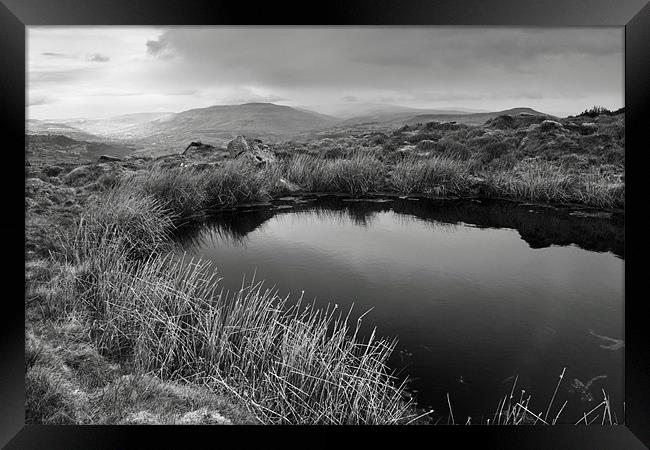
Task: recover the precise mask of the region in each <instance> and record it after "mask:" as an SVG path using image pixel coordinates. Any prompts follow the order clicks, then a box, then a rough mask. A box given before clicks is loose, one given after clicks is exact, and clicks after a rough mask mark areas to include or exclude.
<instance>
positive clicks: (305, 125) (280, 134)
mask: <svg viewBox="0 0 650 450" xmlns="http://www.w3.org/2000/svg"><path fill="white" fill-rule="evenodd" d="M355 108H356V109H355ZM354 112H364V113H365V115H355V116H353V117H347V118H344V117H341V118H335V117H332V116H328V115H325V114H319V113H316V112H313V111H310V110H307V109H302V108H293V107H289V106H284V105H276V104H273V103H245V104H241V105H215V106H210V107H207V108H196V109H190V110H187V111H182V112H179V113H139V114H127V115H123V116H117V117H113V118H110V119H88V120H85V119H69V120H65V121H60V122H52V121H39V120H30V121H28V124H27V128H28V133H30V134H59V135H63V136H67V137H70V138H72V139H75V140H79V141H85V142H93V141H95V142H96V141H109V142H111V143H116V142H117V143H123V144H128V145H129V146H131V147H133V148H139V149H146V153H149V154H152V155H155V154H161V153H172V152H175V151H180V150H182V149H183V148H185V147H186V146H187V144H188V143H189V142H191V141H202V142H205V143H209V144H212V145H215V146H224V145H225V144H226V143H227V142H228V141H229V140H231V139H232V138H234V137H235V136H237V135H240V134H244V135H247V136H249V137H253V138H260V139H262V140H264V141H266V142H280V141H284V140H288V139H301V140H305V139H310V138H311V137H314V136H321V135H323V133H325V135H327V134H332V133H333V134H335V135H339V134H346V133H348V134H349V133H353V132H359V131H364V130H375V129H389V128H397V127H401V126H403V125H411V124H416V123H426V122H431V121H439V122H443V121H456V122H459V123H464V124H469V125H481V124H483V123H485V122H486V121H487V120H489V119H492V118H494V117H497V116H499V115H504V114H506V115H517V114H535V115H544V114H543V113H540V112H538V111H535V110H533V109H531V108H523V107H522V108H513V109H508V110H504V111H496V112H468V111H466V110H462V109H457V110H424V109H415V108H407V107H402V106H392V105H383V104H382V105H375V104H362V105H355V106H354V107H352V109H349V110H348V111H347V114H351V113H354ZM347 114H346V115H347ZM549 117H550V116H549Z"/></svg>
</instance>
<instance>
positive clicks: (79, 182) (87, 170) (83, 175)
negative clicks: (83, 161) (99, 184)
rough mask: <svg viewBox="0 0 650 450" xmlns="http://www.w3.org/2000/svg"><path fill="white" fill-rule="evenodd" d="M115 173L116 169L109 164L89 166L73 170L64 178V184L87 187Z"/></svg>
mask: <svg viewBox="0 0 650 450" xmlns="http://www.w3.org/2000/svg"><path fill="white" fill-rule="evenodd" d="M115 171H116V169H115V168H114V167H113V166H111V165H110V164H107V163H100V164H87V165H83V166H79V167H77V168H75V169H73V170H71V171H70V172H69V173H67V174H66V175H65V176H64V177H63V182H64V183H65V184H67V185H68V186H74V187H80V186H85V185H87V184H90V183H93V182H95V181H97V179H99V177H101V176H102V175H104V174H107V173H110V172H115Z"/></svg>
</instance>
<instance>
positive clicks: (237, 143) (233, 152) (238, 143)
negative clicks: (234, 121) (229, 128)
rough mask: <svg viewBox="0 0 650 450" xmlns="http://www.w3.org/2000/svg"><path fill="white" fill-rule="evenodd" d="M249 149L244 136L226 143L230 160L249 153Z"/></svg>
mask: <svg viewBox="0 0 650 450" xmlns="http://www.w3.org/2000/svg"><path fill="white" fill-rule="evenodd" d="M250 149H251V147H250V144H249V143H248V140H247V139H246V138H245V137H244V136H237V137H236V138H235V139H233V140H232V141H230V142H228V153H230V157H231V158H236V157H237V156H239V155H240V154H242V153H244V152H247V151H250Z"/></svg>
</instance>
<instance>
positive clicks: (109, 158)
mask: <svg viewBox="0 0 650 450" xmlns="http://www.w3.org/2000/svg"><path fill="white" fill-rule="evenodd" d="M99 160H100V161H104V162H108V161H122V158H118V157H117V156H111V155H101V156H100V157H99Z"/></svg>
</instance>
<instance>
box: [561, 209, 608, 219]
mask: <svg viewBox="0 0 650 450" xmlns="http://www.w3.org/2000/svg"><path fill="white" fill-rule="evenodd" d="M569 215H570V216H575V217H589V218H593V219H611V218H612V213H610V212H606V211H592V212H589V211H573V212H571V213H569Z"/></svg>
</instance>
